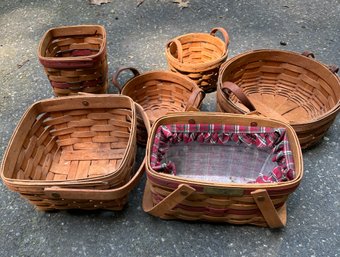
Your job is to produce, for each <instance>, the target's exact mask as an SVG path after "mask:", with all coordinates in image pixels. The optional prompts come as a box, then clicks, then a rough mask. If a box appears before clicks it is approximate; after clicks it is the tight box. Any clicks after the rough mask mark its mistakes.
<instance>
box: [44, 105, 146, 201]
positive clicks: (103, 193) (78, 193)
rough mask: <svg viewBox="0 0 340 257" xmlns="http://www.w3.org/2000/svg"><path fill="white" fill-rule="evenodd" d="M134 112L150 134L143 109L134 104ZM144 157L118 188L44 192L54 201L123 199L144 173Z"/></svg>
mask: <svg viewBox="0 0 340 257" xmlns="http://www.w3.org/2000/svg"><path fill="white" fill-rule="evenodd" d="M135 106H136V110H137V111H138V112H139V113H140V114H141V116H142V118H143V121H144V125H145V127H146V130H147V132H148V135H149V134H150V122H149V119H148V117H147V116H146V114H145V112H144V110H143V108H142V107H141V106H140V105H139V104H137V103H135ZM145 162H146V157H145V158H144V160H143V163H142V164H141V165H140V167H139V169H138V171H137V172H136V173H135V174H134V176H133V177H132V178H131V179H130V180H129V182H128V183H127V184H125V185H123V186H121V187H119V188H114V189H105V190H100V189H79V188H61V187H48V188H45V189H44V191H45V193H46V195H47V196H49V197H51V198H54V199H72V200H87V199H89V200H115V199H119V198H122V197H124V196H125V195H127V194H128V193H129V192H130V191H131V190H132V189H133V188H135V187H136V185H137V184H138V182H139V180H140V178H141V177H142V175H143V173H144V168H145Z"/></svg>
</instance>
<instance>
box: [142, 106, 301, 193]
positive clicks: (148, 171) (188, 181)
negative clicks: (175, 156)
mask: <svg viewBox="0 0 340 257" xmlns="http://www.w3.org/2000/svg"><path fill="white" fill-rule="evenodd" d="M179 117H185V118H188V119H193V118H195V117H216V118H217V119H223V118H226V117H227V118H232V119H240V118H241V119H245V120H249V121H270V122H273V123H274V124H277V125H279V126H282V127H284V128H286V130H287V131H288V133H289V134H290V135H291V137H290V143H291V150H292V151H295V152H296V154H297V158H298V160H295V161H296V162H298V164H299V165H296V177H295V178H294V179H293V180H290V181H287V182H274V183H257V184H256V183H254V184H247V183H216V182H208V181H201V180H197V179H195V180H194V179H187V178H183V177H177V176H174V175H169V174H164V173H159V172H156V171H155V170H153V169H152V168H151V158H150V157H151V153H152V145H153V139H154V136H155V134H156V130H157V128H158V126H159V124H160V123H161V122H162V121H166V120H167V119H169V118H179ZM235 124H236V123H235ZM292 144H293V145H292ZM146 156H147V160H146V174H147V176H148V177H152V178H155V179H158V180H163V181H164V180H165V181H167V182H169V183H177V184H187V185H191V186H198V187H214V188H220V189H222V188H226V187H228V188H237V189H243V190H256V189H268V190H270V189H272V190H278V189H286V188H292V187H296V186H298V184H299V183H300V181H301V179H302V177H303V159H302V152H301V148H300V146H299V141H298V137H297V135H296V132H295V131H294V129H293V127H292V126H290V125H289V124H287V123H284V122H281V121H277V120H273V119H269V118H263V117H259V116H254V115H247V116H245V115H242V114H232V113H218V112H208V113H204V112H194V113H193V112H183V113H174V114H169V115H167V116H163V117H161V118H159V119H157V120H156V122H155V123H154V124H153V126H152V128H151V132H150V136H149V138H148V142H147V146H146ZM299 166H300V169H298V167H299Z"/></svg>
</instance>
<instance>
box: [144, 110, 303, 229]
mask: <svg viewBox="0 0 340 257" xmlns="http://www.w3.org/2000/svg"><path fill="white" fill-rule="evenodd" d="M146 151H147V153H146V158H147V159H146V174H147V182H146V186H145V191H144V196H143V208H144V211H146V212H148V213H150V214H152V215H154V216H157V217H160V218H162V219H183V220H191V221H193V220H203V221H213V222H228V223H233V224H252V225H257V226H269V227H271V228H278V227H282V226H284V225H285V224H286V219H287V214H286V201H287V199H288V196H289V195H290V194H291V193H292V192H293V191H294V190H295V189H296V188H297V187H298V185H299V183H300V181H301V179H302V176H303V162H302V154H301V148H300V146H299V142H298V138H297V136H296V133H295V132H294V130H293V128H292V127H291V126H289V125H288V124H286V123H284V122H281V121H275V120H271V119H267V118H263V117H259V116H254V115H248V116H245V115H239V114H221V113H176V114H171V115H167V116H166V117H163V118H160V119H158V120H157V121H156V122H155V124H154V125H153V127H152V129H151V133H150V137H149V140H148V144H147V148H146Z"/></svg>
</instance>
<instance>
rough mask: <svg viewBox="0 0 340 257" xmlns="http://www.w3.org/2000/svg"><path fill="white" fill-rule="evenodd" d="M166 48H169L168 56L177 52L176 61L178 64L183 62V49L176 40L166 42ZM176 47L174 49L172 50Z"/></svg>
mask: <svg viewBox="0 0 340 257" xmlns="http://www.w3.org/2000/svg"><path fill="white" fill-rule="evenodd" d="M167 47H168V48H169V51H170V54H171V55H172V56H173V53H175V52H176V51H177V59H178V61H179V62H183V47H182V44H181V42H180V41H179V40H178V39H173V40H171V41H169V42H168V44H167ZM174 47H176V48H174Z"/></svg>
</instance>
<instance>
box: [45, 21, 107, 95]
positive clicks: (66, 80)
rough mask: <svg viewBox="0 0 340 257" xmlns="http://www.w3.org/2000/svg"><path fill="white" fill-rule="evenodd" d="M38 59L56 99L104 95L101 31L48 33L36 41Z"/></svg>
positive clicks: (70, 29)
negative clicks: (80, 95) (81, 95)
mask: <svg viewBox="0 0 340 257" xmlns="http://www.w3.org/2000/svg"><path fill="white" fill-rule="evenodd" d="M38 56H39V61H40V63H41V64H42V65H43V66H44V69H45V73H46V74H47V76H48V79H49V80H50V83H51V86H52V88H53V91H54V94H55V95H56V96H63V95H69V94H73V93H77V92H87V93H105V92H106V90H107V86H108V80H107V72H108V67H107V57H106V32H105V29H104V27H102V26H99V25H81V26H67V27H58V28H53V29H50V30H48V31H47V32H46V33H45V35H44V36H43V38H42V39H41V41H40V44H39V49H38Z"/></svg>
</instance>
